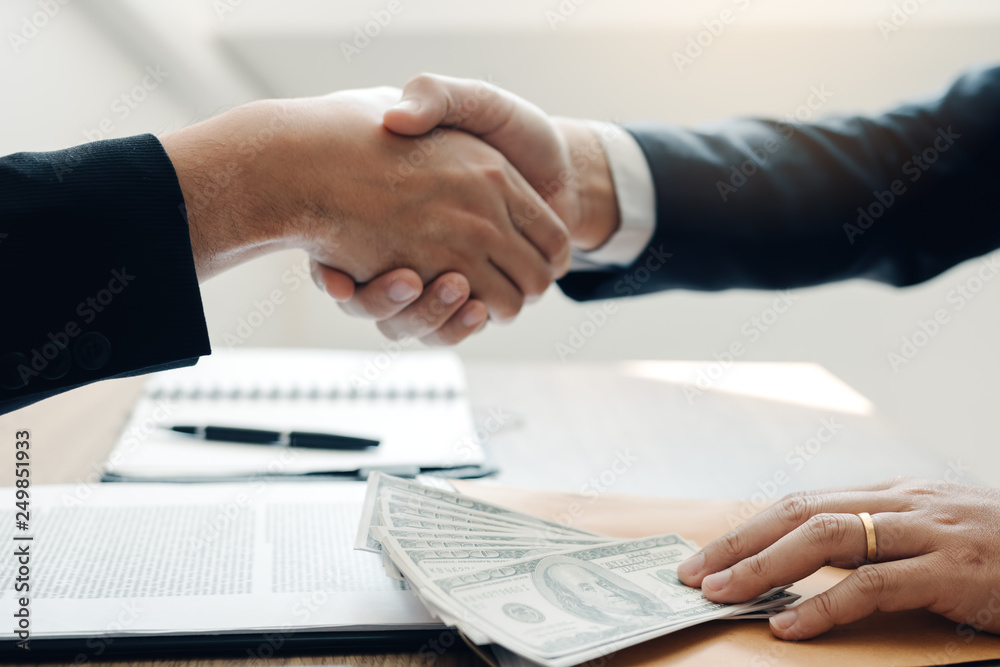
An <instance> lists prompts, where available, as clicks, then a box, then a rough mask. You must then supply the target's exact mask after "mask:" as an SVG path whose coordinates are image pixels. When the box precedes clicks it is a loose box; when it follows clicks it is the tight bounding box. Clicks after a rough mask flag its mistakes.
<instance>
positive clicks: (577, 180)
mask: <svg viewBox="0 0 1000 667" xmlns="http://www.w3.org/2000/svg"><path fill="white" fill-rule="evenodd" d="M553 123H554V125H555V127H556V130H557V131H558V132H559V133H560V134H561V135H562V138H563V140H564V141H565V142H566V144H567V146H568V147H569V152H570V165H571V170H570V174H571V175H570V176H569V177H568V178H566V177H564V178H563V180H566V181H567V182H568V187H571V188H574V189H575V191H576V192H575V198H576V200H577V201H579V215H580V217H579V219H578V220H577V221H575V222H574V224H573V225H572V226H571V227H570V235H571V242H572V244H573V247H574V248H578V249H580V250H593V249H595V248H599V247H600V246H601V245H603V244H604V243H605V242H607V240H608V239H609V238H610V237H611V235H612V234H614V233H615V231H616V230H617V229H618V225H619V216H618V200H617V198H616V196H615V187H614V183H613V182H612V178H611V170H610V168H609V166H608V159H607V155H606V154H605V152H604V147H603V146H602V142H601V139H600V137H598V136H597V133H596V132H595V131H594V128H593V126H592V124H591V123H590V122H588V121H585V120H580V119H576V118H553Z"/></svg>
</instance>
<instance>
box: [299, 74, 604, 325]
mask: <svg viewBox="0 0 1000 667" xmlns="http://www.w3.org/2000/svg"><path fill="white" fill-rule="evenodd" d="M384 123H385V127H387V128H388V129H390V130H392V131H393V132H396V133H399V134H405V135H421V134H424V133H426V132H429V131H431V130H433V129H434V128H436V127H439V126H442V125H443V126H448V127H457V128H460V129H461V130H464V131H465V132H468V133H471V134H474V135H476V136H478V137H479V138H480V139H482V140H483V141H485V142H486V143H488V144H490V145H491V146H493V147H494V148H496V149H497V150H499V151H500V152H501V153H503V154H504V156H505V157H506V158H507V159H508V160H509V161H510V163H511V165H513V166H514V167H515V168H516V169H517V170H518V171H519V172H521V174H522V175H523V176H524V177H525V179H526V180H527V181H528V183H529V184H530V185H531V186H532V187H533V188H534V189H535V190H536V191H538V193H540V194H541V195H542V196H543V197H544V198H545V201H546V202H547V203H548V204H549V205H550V206H551V207H552V209H553V211H555V212H556V213H557V214H558V215H559V216H560V217H561V218H562V220H563V221H564V222H565V223H566V226H567V228H568V229H569V232H570V239H571V242H572V245H573V246H574V247H576V248H579V249H582V250H591V249H593V248H597V247H599V246H601V245H602V244H603V243H604V242H605V241H606V240H607V239H608V238H609V237H610V236H611V234H612V233H613V232H614V231H615V230H616V229H617V227H618V204H617V201H616V200H615V193H614V185H613V183H612V180H611V174H610V171H609V169H608V165H607V161H606V158H605V156H604V150H603V147H602V146H601V143H600V139H599V138H598V137H597V136H596V135H595V134H594V132H593V130H591V128H590V127H589V125H588V124H587V123H586V122H585V121H578V120H572V119H554V118H550V117H548V116H546V115H545V113H544V112H542V111H541V110H540V109H539V108H538V107H536V106H534V105H533V104H531V103H529V102H527V101H526V100H524V99H522V98H520V97H517V96H516V95H513V94H511V93H509V92H506V91H504V90H501V89H499V88H496V87H494V86H491V85H489V84H487V83H484V82H481V81H472V80H465V79H455V78H451V77H444V76H437V75H428V74H423V75H420V76H418V77H415V78H414V79H412V80H411V81H410V82H409V83H408V84H407V85H406V88H405V89H404V91H403V96H402V99H401V100H400V102H399V103H398V104H396V105H395V106H393V107H392V108H391V109H389V110H388V111H387V112H386V113H385V116H384ZM519 222H520V223H522V224H523V225H524V228H525V229H530V226H531V225H532V224H533V219H532V218H531V217H530V216H527V217H526V219H523V220H519ZM313 275H314V277H315V278H316V281H317V283H318V284H319V285H320V286H321V287H323V288H324V289H326V290H327V291H328V292H329V293H330V294H331V295H333V296H334V298H338V299H339V300H342V301H345V304H344V309H345V310H346V311H347V312H349V313H351V314H355V315H360V316H367V317H372V318H374V319H376V320H379V321H380V324H379V327H380V329H381V330H382V332H383V333H385V334H386V335H389V336H392V335H398V333H399V332H407V333H409V332H410V331H413V332H414V333H412V334H411V335H416V336H419V337H422V338H423V339H424V341H425V342H428V343H431V344H454V343H457V342H459V341H460V340H462V339H464V338H465V337H466V336H468V335H469V334H471V333H473V332H475V331H478V330H479V329H480V328H482V327H481V324H480V323H474V322H473V317H472V315H471V314H470V313H474V312H480V311H481V310H482V309H481V304H479V305H477V304H476V303H475V300H473V301H470V302H468V303H464V304H457V305H456V309H457V308H459V307H461V310H458V311H457V313H456V314H455V315H454V316H452V317H450V318H445V319H443V318H442V316H440V315H438V316H436V317H428V316H427V310H428V298H427V297H426V296H421V297H420V298H419V300H418V296H419V295H420V287H419V286H417V285H415V284H413V285H411V286H412V287H414V288H416V289H417V292H416V293H414V294H412V295H411V299H410V300H409V301H407V300H403V301H398V302H397V301H392V300H391V299H390V298H389V295H388V293H387V291H386V290H387V288H388V286H389V285H390V284H391V283H392V282H393V281H392V280H390V279H389V276H385V277H384V278H385V280H382V279H380V280H379V281H376V282H373V283H371V284H368V285H363V286H361V287H360V288H359V289H357V290H355V289H354V287H353V285H349V284H348V283H349V282H350V281H349V280H348V279H347V277H346V276H343V275H341V274H339V273H338V272H336V271H332V270H330V269H329V268H327V267H323V266H321V265H317V266H315V267H314V273H313ZM396 277H397V278H398V276H396ZM427 289H428V291H429V292H431V293H433V292H434V291H435V290H438V289H440V286H439V285H438V284H436V283H435V284H433V285H429V286H428V287H427ZM390 301H391V302H392V306H393V307H391V308H386V307H385V305H386V304H387V303H388V302H390ZM430 303H433V298H431V299H430ZM473 309H474V310H473ZM438 310H440V309H438ZM413 321H417V322H420V323H428V322H430V323H434V322H437V323H439V326H438V327H431V326H430V325H429V324H425V325H423V326H421V327H414V326H412V324H411V322H413ZM463 322H464V323H463Z"/></svg>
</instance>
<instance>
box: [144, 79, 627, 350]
mask: <svg viewBox="0 0 1000 667" xmlns="http://www.w3.org/2000/svg"><path fill="white" fill-rule="evenodd" d="M161 140H162V143H163V146H164V148H165V149H166V151H167V154H168V155H169V157H170V159H171V161H172V163H173V165H174V168H175V170H176V172H177V175H178V180H179V182H180V186H181V190H182V192H183V195H184V201H185V207H186V209H187V216H188V223H189V227H190V233H191V245H192V250H193V253H194V260H195V265H196V267H197V271H198V278H199V280H201V281H204V280H206V279H208V278H210V277H212V276H213V275H215V274H217V273H218V272H220V271H222V270H225V269H226V268H229V267H231V266H234V265H236V264H238V263H240V262H243V261H246V260H248V259H251V258H253V257H254V256H256V255H257V254H259V253H262V252H269V251H273V250H279V249H284V248H292V247H297V248H302V249H304V250H306V251H307V252H308V253H309V255H310V257H311V263H312V274H313V277H314V279H315V280H316V282H317V284H318V285H319V286H320V287H321V288H322V289H324V290H325V291H326V292H327V293H328V294H330V296H332V297H333V298H334V299H336V300H337V301H338V302H340V304H341V307H342V308H343V309H344V310H345V311H346V312H348V313H350V314H352V315H357V316H365V317H370V318H373V319H375V320H377V321H378V326H379V328H380V330H381V331H382V333H383V334H385V335H386V336H388V337H390V338H393V339H400V338H405V337H411V338H419V339H421V340H423V341H424V342H426V343H428V344H454V343H457V342H459V341H461V340H462V339H464V338H465V337H467V336H468V335H470V334H472V333H474V332H476V331H478V330H480V329H482V328H483V327H484V326H485V325H486V323H487V321H488V320H490V319H492V320H494V321H498V322H503V321H506V320H510V319H512V318H513V317H514V316H516V315H517V314H518V312H519V311H520V310H521V307H522V306H523V305H524V303H525V302H528V301H530V300H532V299H535V298H537V297H539V296H540V295H541V294H542V293H543V292H544V291H545V290H546V289H547V288H548V287H549V285H550V284H551V283H552V281H553V280H556V279H558V278H560V277H562V276H563V275H564V274H565V273H566V272H567V271H568V269H569V266H570V261H571V255H572V250H573V249H578V250H584V251H586V250H592V249H595V248H598V247H600V246H601V245H602V244H603V243H604V242H605V241H606V240H607V239H608V238H609V237H610V236H611V235H612V234H613V233H614V231H615V230H616V229H617V227H618V205H617V202H616V199H615V190H614V185H613V182H612V179H611V174H610V170H609V168H608V164H607V160H606V157H605V154H604V149H603V146H602V143H601V138H600V137H599V136H598V133H597V131H596V130H595V129H594V128H593V126H592V125H591V124H589V123H588V122H586V121H580V120H572V119H559V118H551V117H549V116H547V115H546V114H545V113H544V112H542V111H541V110H540V109H539V108H538V107H536V106H534V105H532V104H531V103H529V102H527V101H526V100H523V99H521V98H519V97H517V96H515V95H513V94H511V93H508V92H506V91H503V90H500V89H498V88H496V87H494V86H492V85H490V84H487V83H484V82H481V81H473V80H463V79H455V78H450V77H444V76H437V75H428V74H423V75H420V76H417V77H415V78H414V79H412V80H411V81H410V82H409V83H408V84H407V85H406V87H405V88H404V89H403V90H402V91H400V90H399V89H396V88H388V87H382V88H372V89H367V90H352V91H342V92H337V93H333V94H331V95H327V96H324V97H317V98H305V99H293V100H267V101H262V102H254V103H251V104H247V105H245V106H241V107H238V108H236V109H233V110H232V111H229V112H227V113H225V114H222V115H220V116H218V117H216V118H213V119H211V120H208V121H205V122H202V123H199V124H197V125H194V126H191V127H188V128H185V129H183V130H180V131H177V132H174V133H171V134H168V135H166V136H164V137H162V139H161Z"/></svg>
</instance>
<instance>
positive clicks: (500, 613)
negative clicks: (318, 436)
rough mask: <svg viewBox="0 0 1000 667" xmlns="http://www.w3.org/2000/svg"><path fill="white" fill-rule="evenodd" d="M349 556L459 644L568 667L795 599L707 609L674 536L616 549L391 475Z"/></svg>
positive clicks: (767, 611) (376, 480)
mask: <svg viewBox="0 0 1000 667" xmlns="http://www.w3.org/2000/svg"><path fill="white" fill-rule="evenodd" d="M355 546H356V548H359V549H365V550H368V551H375V552H380V553H381V555H382V558H383V563H384V564H385V566H386V572H387V574H389V575H390V576H393V577H396V578H400V579H404V580H405V581H407V582H408V583H409V585H410V589H411V590H412V591H413V592H414V593H415V594H416V595H417V596H418V597H419V598H420V600H421V601H422V602H423V603H424V604H425V605H426V606H427V608H428V610H429V611H430V612H431V613H432V614H434V615H435V616H437V617H439V618H440V619H441V620H442V621H443V622H445V623H447V624H448V625H452V626H455V627H457V628H458V629H459V630H460V631H462V632H463V633H464V634H465V636H466V637H467V638H468V639H469V641H471V642H474V643H477V644H494V645H497V646H500V647H503V649H504V650H505V651H509V652H510V653H512V654H516V655H518V656H520V657H522V658H524V659H526V660H529V661H532V662H535V663H539V664H542V665H546V666H548V667H568V666H569V665H575V664H578V663H581V662H585V661H587V660H592V659H595V658H599V657H601V656H605V655H608V654H609V653H612V652H614V651H618V650H621V649H623V648H625V647H627V646H632V645H634V644H637V643H640V642H643V641H647V640H649V639H653V638H655V637H660V636H662V635H665V634H669V633H671V632H675V631H677V630H680V629H682V628H686V627H690V626H692V625H697V624H699V623H704V622H707V621H712V620H717V619H740V618H767V617H768V616H770V615H773V614H775V613H777V612H778V611H780V610H782V609H784V608H785V607H786V606H787V605H788V604H790V603H792V602H794V601H795V600H796V599H797V598H798V596H796V595H794V594H791V593H788V592H787V591H785V590H783V589H775V590H772V591H768V592H767V593H765V594H764V595H761V596H759V597H758V598H755V599H754V600H750V601H748V602H745V603H742V604H731V605H726V604H719V603H716V602H711V601H709V600H707V599H706V598H705V597H704V596H703V595H702V593H701V591H700V590H698V589H694V588H690V587H688V586H685V585H684V584H682V583H681V582H680V581H679V580H678V578H677V565H678V564H679V563H681V562H683V561H684V560H686V559H687V558H688V557H690V556H692V555H693V554H694V553H696V551H697V549H698V547H697V545H695V544H694V543H692V542H690V541H689V540H686V539H685V538H683V537H682V536H680V535H674V534H669V535H657V536H652V537H645V538H641V539H615V538H610V537H602V536H600V535H594V534H592V533H588V532H585V531H581V530H577V529H573V528H568V527H566V526H563V525H560V524H558V523H555V522H550V521H545V520H544V519H539V518H537V517H532V516H530V515H526V514H521V513H519V512H514V511H511V510H507V509H504V508H502V507H497V506H494V505H490V504H488V503H484V502H482V501H478V500H474V499H471V498H466V497H464V496H462V495H461V494H458V493H451V492H448V491H446V490H442V489H440V488H430V487H426V486H422V485H420V484H418V483H415V482H412V481H409V480H403V479H398V478H395V477H391V476H389V475H384V474H377V475H373V476H372V478H371V479H370V480H369V488H368V494H367V496H366V498H365V506H364V510H363V514H362V520H361V524H360V526H359V527H358V536H357V541H356V544H355Z"/></svg>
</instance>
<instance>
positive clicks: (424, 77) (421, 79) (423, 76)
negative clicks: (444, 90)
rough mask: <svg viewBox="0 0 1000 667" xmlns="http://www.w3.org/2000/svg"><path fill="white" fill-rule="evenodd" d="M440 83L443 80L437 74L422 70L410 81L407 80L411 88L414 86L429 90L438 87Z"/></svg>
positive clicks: (408, 86)
mask: <svg viewBox="0 0 1000 667" xmlns="http://www.w3.org/2000/svg"><path fill="white" fill-rule="evenodd" d="M440 83H441V82H440V80H439V79H438V77H437V75H436V74H431V73H429V72H421V73H420V74H417V75H416V76H414V77H412V78H411V79H410V80H409V81H407V82H406V87H407V88H410V87H411V86H412V87H413V88H418V89H421V90H427V89H431V88H436V87H438V86H439V85H440Z"/></svg>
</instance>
